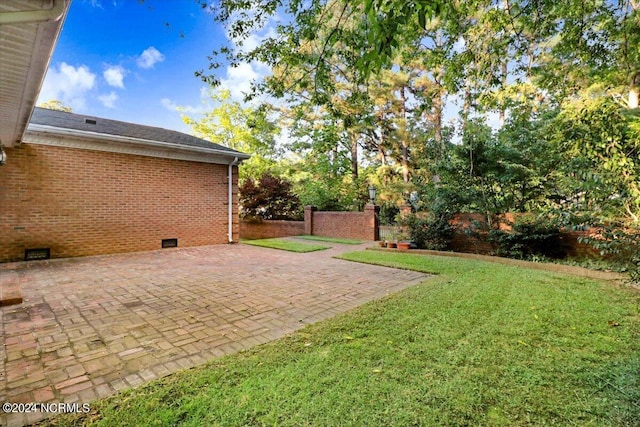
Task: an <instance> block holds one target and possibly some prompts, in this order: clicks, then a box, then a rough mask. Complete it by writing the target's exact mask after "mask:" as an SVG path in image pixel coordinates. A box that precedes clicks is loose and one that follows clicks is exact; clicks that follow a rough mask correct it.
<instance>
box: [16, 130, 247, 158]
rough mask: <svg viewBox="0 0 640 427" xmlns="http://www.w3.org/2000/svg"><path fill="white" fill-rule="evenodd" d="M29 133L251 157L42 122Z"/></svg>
mask: <svg viewBox="0 0 640 427" xmlns="http://www.w3.org/2000/svg"><path fill="white" fill-rule="evenodd" d="M29 133H31V134H33V133H41V134H45V135H46V134H49V135H55V136H60V137H65V136H66V137H71V138H77V139H90V140H94V141H101V142H105V141H106V142H117V143H121V144H130V145H136V146H144V147H148V148H155V149H161V150H173V151H181V152H190V153H199V154H214V155H217V156H222V157H227V158H229V159H230V161H233V159H235V158H237V159H238V161H240V162H241V161H243V160H247V159H249V158H250V157H251V155H250V154H246V153H242V152H240V151H235V150H232V149H228V150H219V149H217V148H202V147H193V146H187V145H180V144H174V143H170V142H162V141H155V140H150V139H143V138H135V137H130V136H122V135H112V134H106V133H99V132H90V131H83V130H77V129H67V128H60V127H56V126H48V125H40V124H34V123H30V124H29V126H28V127H27V132H26V134H25V137H24V139H25V140H28V139H29V138H28V134H29ZM104 151H107V150H104Z"/></svg>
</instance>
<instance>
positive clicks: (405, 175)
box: [400, 86, 409, 184]
mask: <svg viewBox="0 0 640 427" xmlns="http://www.w3.org/2000/svg"><path fill="white" fill-rule="evenodd" d="M400 101H401V102H402V110H401V114H402V122H403V126H404V129H403V130H402V133H401V138H402V180H403V181H404V183H405V184H408V183H409V146H408V144H407V94H406V92H405V87H404V86H403V87H402V88H401V89H400Z"/></svg>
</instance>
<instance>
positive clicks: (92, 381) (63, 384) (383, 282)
mask: <svg viewBox="0 0 640 427" xmlns="http://www.w3.org/2000/svg"><path fill="white" fill-rule="evenodd" d="M329 245H332V246H333V248H332V249H330V250H325V251H321V252H312V253H307V254H297V253H291V252H284V251H277V250H272V249H265V248H256V247H252V246H248V245H243V244H236V245H231V246H230V245H221V246H206V247H197V248H185V249H169V250H164V251H154V252H145V253H135V254H126V255H112V256H100V257H88V258H76V259H67V260H53V261H47V262H35V263H34V262H32V263H15V264H11V265H9V264H6V265H2V266H0V274H17V275H18V282H19V284H20V288H21V290H22V294H23V297H24V302H23V303H22V304H20V305H16V306H9V307H2V308H0V321H1V323H2V335H1V336H0V390H1V393H0V403H4V402H23V403H26V402H55V403H58V402H70V403H72V402H77V403H80V404H82V403H89V402H91V401H92V400H94V399H97V398H102V397H106V396H109V395H111V394H113V393H115V392H117V391H120V390H123V389H126V388H129V387H135V386H138V385H140V384H142V383H144V382H147V381H151V380H153V379H156V378H159V377H162V376H165V375H168V374H169V373H171V372H174V371H176V370H179V369H183V368H189V367H193V366H196V365H199V364H202V363H204V362H206V361H207V360H209V359H212V358H215V357H218V356H221V355H224V354H229V353H234V352H237V351H239V350H241V349H245V348H248V347H251V346H254V345H256V344H261V343H265V342H268V341H271V340H274V339H277V338H279V337H282V336H284V335H286V334H289V333H291V332H293V331H295V330H297V329H299V328H301V327H303V326H304V325H305V324H308V323H312V322H316V321H319V320H323V319H326V318H329V317H331V316H334V315H335V314H337V313H340V312H344V311H346V310H349V309H351V308H353V307H356V306H358V305H360V304H363V303H365V302H367V301H370V300H373V299H376V298H380V297H383V296H385V295H387V294H389V293H393V292H396V291H399V290H400V289H403V288H405V287H407V286H411V285H414V284H417V283H419V282H421V281H423V280H424V279H425V277H426V275H424V274H421V273H416V272H410V271H403V270H394V269H390V268H384V267H377V266H370V265H364V264H356V263H351V262H347V261H342V260H336V259H332V258H331V256H333V255H335V254H336V253H340V252H344V251H350V250H357V249H361V248H363V247H364V246H366V245H361V246H359V247H358V246H355V247H354V246H347V245H335V244H329ZM44 416H45V414H43V413H40V412H35V413H30V414H12V415H10V416H7V415H6V414H2V415H0V425H23V424H27V423H33V422H35V421H37V420H40V419H42V418H43V417H44Z"/></svg>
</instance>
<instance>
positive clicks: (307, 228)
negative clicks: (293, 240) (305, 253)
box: [304, 206, 316, 236]
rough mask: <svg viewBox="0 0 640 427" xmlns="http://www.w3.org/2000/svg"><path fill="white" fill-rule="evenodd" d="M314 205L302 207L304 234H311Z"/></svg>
mask: <svg viewBox="0 0 640 427" xmlns="http://www.w3.org/2000/svg"><path fill="white" fill-rule="evenodd" d="M315 210H316V207H315V206H305V207H304V234H306V235H308V236H313V212H315Z"/></svg>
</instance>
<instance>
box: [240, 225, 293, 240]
mask: <svg viewBox="0 0 640 427" xmlns="http://www.w3.org/2000/svg"><path fill="white" fill-rule="evenodd" d="M302 234H304V221H282V220H263V221H248V220H241V221H240V238H241V239H248V240H252V239H271V238H274V237H289V236H300V235H302Z"/></svg>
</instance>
